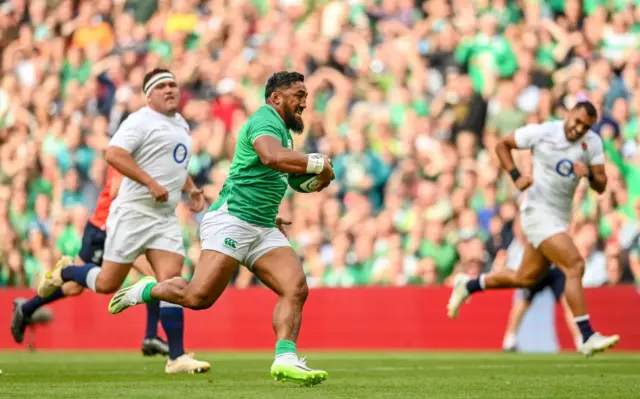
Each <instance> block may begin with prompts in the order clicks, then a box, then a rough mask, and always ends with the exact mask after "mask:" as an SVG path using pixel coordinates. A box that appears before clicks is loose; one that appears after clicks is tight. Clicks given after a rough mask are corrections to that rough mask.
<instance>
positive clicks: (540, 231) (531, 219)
mask: <svg viewBox="0 0 640 399" xmlns="http://www.w3.org/2000/svg"><path fill="white" fill-rule="evenodd" d="M520 222H521V223H522V231H523V232H524V235H525V236H526V237H527V240H528V241H529V243H531V245H533V247H534V248H538V246H540V244H542V242H543V241H544V240H546V239H547V238H549V237H552V236H554V235H556V234H558V233H564V232H567V231H568V230H569V220H566V219H564V218H562V217H560V216H557V215H554V214H553V213H551V212H549V211H548V210H546V209H539V208H530V207H529V208H525V209H524V210H522V211H521V212H520Z"/></svg>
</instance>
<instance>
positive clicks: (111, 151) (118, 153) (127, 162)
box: [106, 146, 153, 186]
mask: <svg viewBox="0 0 640 399" xmlns="http://www.w3.org/2000/svg"><path fill="white" fill-rule="evenodd" d="M106 160H107V163H108V164H109V165H111V166H113V167H114V168H115V169H116V170H117V171H118V172H120V173H121V174H122V175H124V176H127V177H128V178H129V179H131V180H133V181H135V182H137V183H140V184H142V185H143V186H148V185H149V184H150V183H151V182H152V181H153V179H152V178H151V176H149V175H148V174H147V173H146V172H145V171H143V170H142V169H140V167H139V166H138V164H136V161H135V160H134V159H133V157H132V156H131V154H129V153H128V152H127V151H125V150H124V149H122V148H119V147H115V146H110V147H109V148H107V152H106Z"/></svg>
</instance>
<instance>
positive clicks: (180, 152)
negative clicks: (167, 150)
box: [173, 143, 187, 164]
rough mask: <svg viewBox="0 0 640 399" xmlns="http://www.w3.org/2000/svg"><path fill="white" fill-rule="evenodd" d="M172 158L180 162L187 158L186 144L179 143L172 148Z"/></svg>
mask: <svg viewBox="0 0 640 399" xmlns="http://www.w3.org/2000/svg"><path fill="white" fill-rule="evenodd" d="M173 159H174V160H175V161H176V163H178V164H181V163H183V162H184V160H185V159H187V146H186V145H184V144H182V143H179V144H178V145H177V146H176V148H174V149H173Z"/></svg>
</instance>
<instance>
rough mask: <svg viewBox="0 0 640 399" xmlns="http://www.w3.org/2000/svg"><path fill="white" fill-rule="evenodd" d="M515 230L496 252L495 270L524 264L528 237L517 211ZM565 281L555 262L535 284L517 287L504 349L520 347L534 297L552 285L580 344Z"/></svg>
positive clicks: (578, 345)
mask: <svg viewBox="0 0 640 399" xmlns="http://www.w3.org/2000/svg"><path fill="white" fill-rule="evenodd" d="M513 233H514V237H513V240H512V241H511V243H510V244H509V246H508V247H507V249H506V250H505V249H501V250H500V251H499V252H498V254H497V255H496V259H495V261H494V262H493V269H492V271H493V272H500V271H501V270H504V269H508V270H513V271H517V270H518V268H519V267H520V264H521V263H522V257H523V255H524V249H525V245H526V242H527V241H526V238H525V237H524V234H523V232H522V226H521V224H520V216H518V215H516V218H515V219H514V221H513ZM564 284H565V277H564V274H563V273H562V271H561V270H560V269H558V268H557V267H555V266H551V268H550V269H549V270H548V271H547V272H546V273H545V274H544V275H543V276H542V278H541V279H540V280H538V282H537V283H536V284H535V285H534V286H533V287H529V288H519V289H517V290H516V292H515V297H516V298H515V299H516V300H515V302H514V303H513V306H512V307H511V312H510V313H509V319H508V321H507V328H506V331H505V334H504V340H503V342H502V349H503V350H504V351H507V352H513V351H517V350H518V342H517V335H518V329H519V327H520V323H521V322H522V319H523V317H524V315H525V314H526V312H527V310H528V309H529V307H530V306H531V303H532V302H533V300H534V298H535V297H536V296H537V295H538V294H539V293H541V292H543V291H544V290H545V289H546V288H547V287H548V288H549V289H551V292H552V293H553V296H554V297H555V299H556V302H559V303H561V304H562V309H563V311H564V315H565V318H566V320H567V327H569V331H571V335H572V336H573V339H574V341H575V342H576V348H579V347H580V343H582V339H581V335H580V330H578V327H577V326H576V324H575V323H574V321H573V314H571V309H569V305H568V304H567V300H566V298H565V297H564V295H563V294H564Z"/></svg>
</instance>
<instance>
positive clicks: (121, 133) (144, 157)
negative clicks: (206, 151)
mask: <svg viewBox="0 0 640 399" xmlns="http://www.w3.org/2000/svg"><path fill="white" fill-rule="evenodd" d="M109 146H115V147H120V148H122V149H124V150H126V151H127V152H129V153H130V154H131V155H132V156H133V159H134V160H135V162H136V163H137V164H138V166H139V167H140V168H141V169H142V170H144V171H145V172H146V173H147V174H148V175H149V176H151V178H153V179H154V180H155V181H156V182H157V183H158V184H160V185H161V186H163V187H164V188H166V189H167V191H168V192H169V200H168V201H167V202H164V203H162V202H156V201H155V200H154V198H153V196H152V195H151V193H150V192H149V189H148V188H147V187H145V186H143V185H141V184H139V183H137V182H135V181H133V180H131V179H129V178H128V177H124V179H123V180H122V184H121V185H120V190H119V191H118V196H117V197H116V198H115V200H114V201H113V205H114V206H121V205H125V206H126V205H132V206H135V207H137V208H140V207H141V206H142V207H144V208H146V209H150V210H152V211H153V212H154V213H159V214H172V215H173V214H175V209H176V206H177V205H178V202H179V201H180V198H181V195H182V188H183V187H184V183H185V182H186V180H187V176H188V171H187V165H188V164H189V159H190V158H191V135H190V134H189V125H188V124H187V122H186V121H185V120H184V118H183V117H182V115H180V114H178V113H176V114H175V115H174V116H173V117H169V116H166V115H163V114H161V113H159V112H156V111H154V110H153V109H151V108H150V107H143V108H141V109H139V110H138V111H136V112H134V113H132V114H131V115H129V117H128V118H127V119H125V121H124V122H122V124H121V125H120V127H119V128H118V130H117V131H116V133H115V134H114V135H113V137H112V138H111V142H110V143H109Z"/></svg>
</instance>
